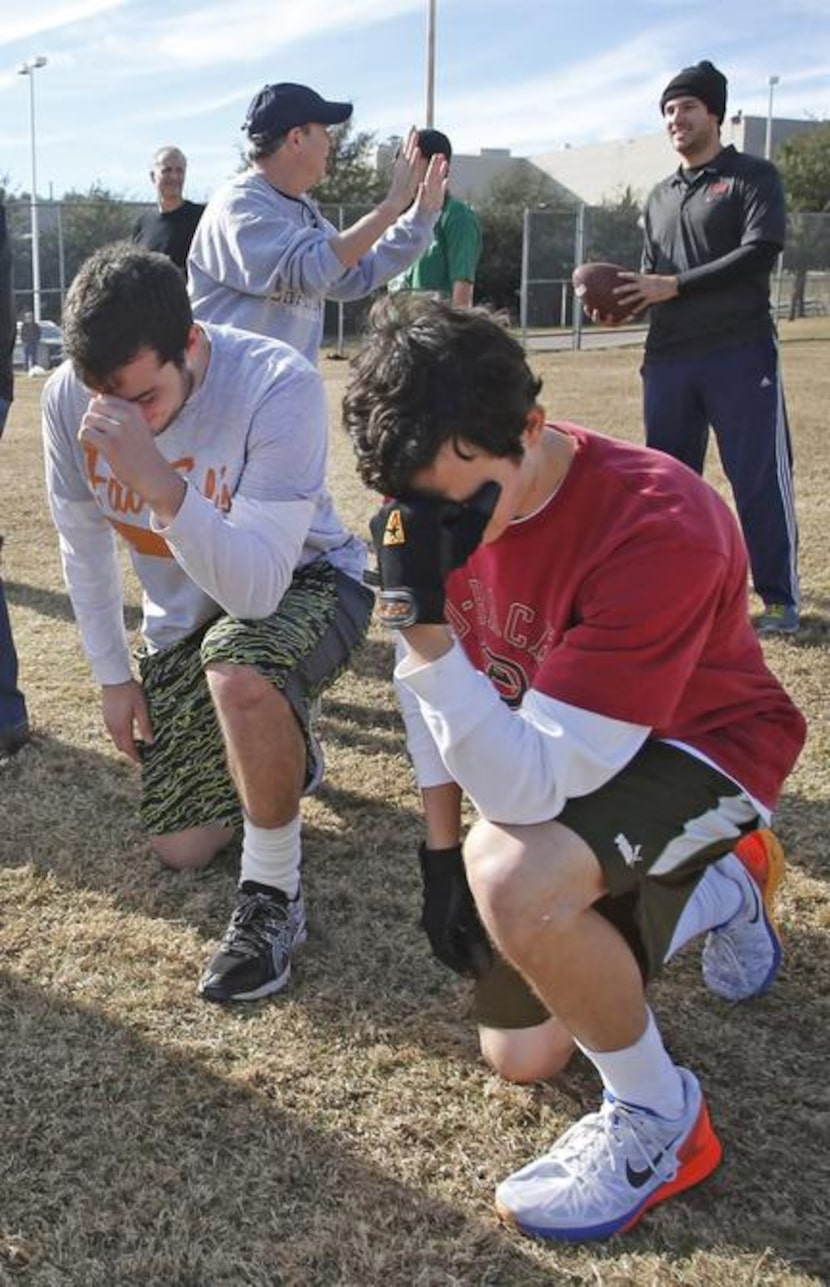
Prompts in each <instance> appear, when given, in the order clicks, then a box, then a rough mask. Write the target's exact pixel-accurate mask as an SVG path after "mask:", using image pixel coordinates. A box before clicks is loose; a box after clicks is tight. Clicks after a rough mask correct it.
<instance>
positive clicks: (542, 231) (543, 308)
mask: <svg viewBox="0 0 830 1287" xmlns="http://www.w3.org/2000/svg"><path fill="white" fill-rule="evenodd" d="M525 210H529V211H530V212H531V216H530V218H531V223H532V236H531V240H530V246H531V252H532V263H531V264H530V276H531V277H533V278H538V279H542V278H544V279H545V281H553V280H554V279H556V278H559V277H561V276H562V275H563V273H564V265H565V263H566V261H567V259H568V253H569V252H568V246H570V248H571V249H570V257H571V261H572V259H573V228H574V210H575V203H574V201H573V198H570V199H569V194H567V193H566V192H565V190H564V189H563V188H561V186H560V185H559V184H557V183H556V182H555V180H553V179H551V178H550V177H549V176H548V175H546V174H544V173H542V171H540V170H538V169H537V168H536V167H535V166H533V165H531V164H530V163H529V162H528V163H526V164H524V165H521V166H516V167H514V168H513V169H512V170H511V171H510V173H509V174H506V175H502V176H500V177H498V178H496V179H494V180H493V181H492V182H491V184H490V186H489V187H488V189H487V191H486V193H485V195H484V199H483V201H482V202H481V205H480V206H479V208H478V216H479V218H480V219H481V231H482V251H481V259H480V261H479V266H478V272H477V273H476V299H477V300H478V301H480V302H481V303H486V304H492V305H493V306H494V307H496V308H501V309H506V310H508V311H509V313H510V314H511V316H512V317H513V318H514V319H515V318H516V316H517V315H518V311H519V291H520V287H521V277H522V243H523V237H524V231H523V230H524V212H525ZM568 274H570V268H568ZM552 289H554V288H551V287H549V286H548V287H545V288H543V287H542V286H541V285H540V287H539V290H538V291H535V292H534V304H535V306H536V307H535V308H534V310H533V311H534V313H535V312H539V313H540V314H545V315H546V316H545V317H542V316H540V317H539V318H536V317H535V316H532V317H531V318H530V320H531V321H532V322H535V321H537V320H539V321H543V320H548V321H549V320H550V315H551V308H552V307H553V303H552V298H549V297H550V296H551V290H552Z"/></svg>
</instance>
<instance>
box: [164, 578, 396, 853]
mask: <svg viewBox="0 0 830 1287" xmlns="http://www.w3.org/2000/svg"><path fill="white" fill-rule="evenodd" d="M372 603H373V596H372V594H371V592H370V591H369V590H367V589H366V588H365V587H364V586H362V585H360V584H359V583H358V582H357V581H355V580H353V579H352V578H351V577H348V576H345V575H344V574H343V573H342V572H339V571H337V569H335V568H333V567H332V566H331V564H330V563H327V562H325V561H323V560H318V561H317V562H315V563H312V564H309V565H308V566H306V567H304V568H301V569H299V570H298V571H297V572H296V573H295V574H294V579H293V581H292V583H291V585H290V586H289V588H288V590H287V591H286V593H285V594H284V595H283V598H282V601H281V602H280V605H279V607H278V608H277V610H276V612H275V613H273V614H272V616H270V617H264V618H262V619H260V620H257V621H240V620H237V619H236V618H235V617H229V616H220V617H216V618H214V620H213V621H210V622H208V623H207V624H206V625H204V626H202V627H201V628H200V629H199V630H197V631H195V632H194V633H193V634H191V635H188V636H187V638H185V639H182V640H180V641H179V642H178V643H176V644H173V645H172V646H171V647H170V648H165V649H164V650H163V651H162V652H158V653H153V654H151V655H147V654H145V655H143V656H141V657H140V658H139V670H140V673H141V682H142V685H143V687H144V696H145V698H146V701H147V705H148V709H149V713H150V722H151V724H152V728H153V736H154V741H153V743H152V745H146V746H144V747H143V748H142V799H141V823H142V826H143V828H144V830H145V831H146V832H147V833H148V834H149V835H152V836H157V835H166V834H169V833H171V832H177V831H183V830H185V829H186V828H189V827H201V826H207V825H222V826H232V827H235V826H238V825H239V824H240V823H241V821H242V811H241V808H240V804H239V797H238V795H237V792H236V788H235V786H234V784H233V781H232V779H231V776H230V773H229V772H228V768H227V762H226V759H225V746H224V742H223V740H222V734H221V731H220V728H219V723H218V720H217V718H216V712H215V710H214V706H213V702H212V701H211V697H210V691H209V689H208V685H207V680H206V679H205V673H204V671H205V666H206V665H208V664H209V663H211V662H226V663H227V662H230V663H232V664H235V665H239V666H253V667H254V668H255V669H256V670H258V671H259V672H260V674H262V675H264V676H265V677H266V678H267V679H269V680H270V681H271V683H272V684H274V686H275V687H276V688H278V689H279V690H280V691H281V692H282V693H284V695H285V697H286V698H287V700H288V701H289V703H290V705H291V708H292V710H293V711H294V714H295V715H296V717H297V720H298V723H299V724H300V727H301V728H302V730H303V733H304V735H305V739H306V750H307V754H308V766H307V773H306V781H307V782H309V781H311V780H312V779H313V778H315V777H316V776H317V770H318V768H319V766H318V764H317V763H316V759H317V756H318V755H319V751H318V750H317V749H316V744H315V739H314V738H313V737H312V734H311V729H310V724H311V718H312V714H313V707H314V704H315V702H316V699H317V698H318V697H319V695H320V693H322V692H323V691H324V689H326V688H328V687H329V686H330V685H331V684H333V683H334V681H335V680H336V679H337V677H338V676H339V675H340V674H341V673H342V671H343V670H344V669H345V667H346V665H347V663H348V661H349V657H350V656H351V654H352V652H353V651H354V649H355V648H356V647H358V645H359V644H360V643H361V642H362V641H363V639H364V637H365V634H366V630H367V628H368V625H369V619H370V617H371V612H372Z"/></svg>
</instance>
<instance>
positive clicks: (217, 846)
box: [150, 827, 234, 871]
mask: <svg viewBox="0 0 830 1287" xmlns="http://www.w3.org/2000/svg"><path fill="white" fill-rule="evenodd" d="M233 834H234V833H233V828H232V827H189V828H188V829H187V830H185V831H171V832H167V834H165V835H160V836H151V837H150V846H151V848H152V850H153V853H154V854H155V855H156V857H157V858H158V860H159V862H161V863H162V864H163V865H164V866H165V867H170V868H171V869H172V870H173V871H198V870H199V868H200V867H206V866H207V865H208V863H209V862H211V860H212V859H213V858H215V857H216V855H217V854H218V853H219V852H220V850H222V849H224V848H225V846H226V845H228V844H230V842H231V840H232V839H233Z"/></svg>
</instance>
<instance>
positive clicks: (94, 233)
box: [6, 196, 372, 350]
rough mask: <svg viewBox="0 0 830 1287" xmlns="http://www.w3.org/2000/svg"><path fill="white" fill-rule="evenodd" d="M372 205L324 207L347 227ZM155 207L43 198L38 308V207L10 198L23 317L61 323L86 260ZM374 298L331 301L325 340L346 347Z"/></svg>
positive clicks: (329, 216)
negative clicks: (32, 314)
mask: <svg viewBox="0 0 830 1287" xmlns="http://www.w3.org/2000/svg"><path fill="white" fill-rule="evenodd" d="M371 208H372V207H371V206H369V205H339V206H323V207H321V209H322V212H323V214H324V215H325V217H326V218H327V219H329V220H330V221H331V223H333V224H334V226H335V227H336V228H347V227H349V226H350V225H351V224H352V223H354V222H355V221H356V220H357V219H359V218H360V217H361V216H362V215H364V214H367V213H368V211H369V210H370V209H371ZM153 209H155V206H154V205H152V204H151V203H149V202H139V201H116V200H113V199H112V198H111V197H109V196H102V197H101V199H100V200H90V199H84V200H77V201H76V200H69V201H39V202H38V203H37V208H36V225H37V253H38V262H39V268H40V288H39V291H38V292H37V293H38V294H39V296H40V298H39V307H38V308H37V309H36V308H35V290H34V275H35V274H34V259H33V244H32V223H33V221H32V207H31V203H30V202H29V201H28V200H19V199H15V198H7V200H6V212H7V216H8V224H9V231H10V233H11V240H12V252H13V255H14V285H15V303H16V307H17V314H18V317H22V316H23V313H24V312H26V311H28V310H31V311H32V312H37V313H39V314H40V316H41V317H42V318H43V319H47V320H51V321H53V322H58V323H59V322H60V318H61V312H62V309H63V301H64V299H65V298H66V292H67V290H68V289H69V285H70V283H71V281H72V278H73V277H74V276H75V274H76V272H77V271H78V269H79V268H80V266H81V264H82V263H83V262H84V260H85V259H86V258H87V257H88V256H89V255H91V254H92V253H93V251H95V250H98V249H99V247H101V246H104V245H107V244H108V243H110V242H113V241H120V240H122V239H123V238H129V236H130V234H131V232H132V228H133V225H134V224H135V222H136V220H137V219H138V217H139V216H140V215H141V214H143V213H145V212H146V211H150V210H153ZM370 306H371V300H356V301H355V302H354V303H348V304H338V303H335V302H333V301H329V302H328V303H327V304H326V313H325V331H324V342H325V343H326V344H329V345H333V346H335V348H336V349H340V350H342V348H343V346H344V344H345V342H346V341H347V340H348V339H349V338H351V337H354V336H356V335H358V334H360V333H361V331H362V329H363V326H364V323H365V318H366V314H367V312H368V309H369V307H370Z"/></svg>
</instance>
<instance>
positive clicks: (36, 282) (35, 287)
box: [17, 54, 46, 322]
mask: <svg viewBox="0 0 830 1287" xmlns="http://www.w3.org/2000/svg"><path fill="white" fill-rule="evenodd" d="M45 66H46V59H45V58H44V57H43V55H42V54H39V55H38V57H37V58H30V59H29V60H28V62H25V63H21V65H20V66H19V67H18V69H17V71H18V75H20V76H28V77H29V135H30V142H31V147H32V196H31V220H32V308H33V312H34V315H35V321H36V322H39V321H40V319H41V307H40V243H39V241H38V222H37V216H38V208H37V142H36V133H35V72H36V71H37V70H38V68H39V67H45Z"/></svg>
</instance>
